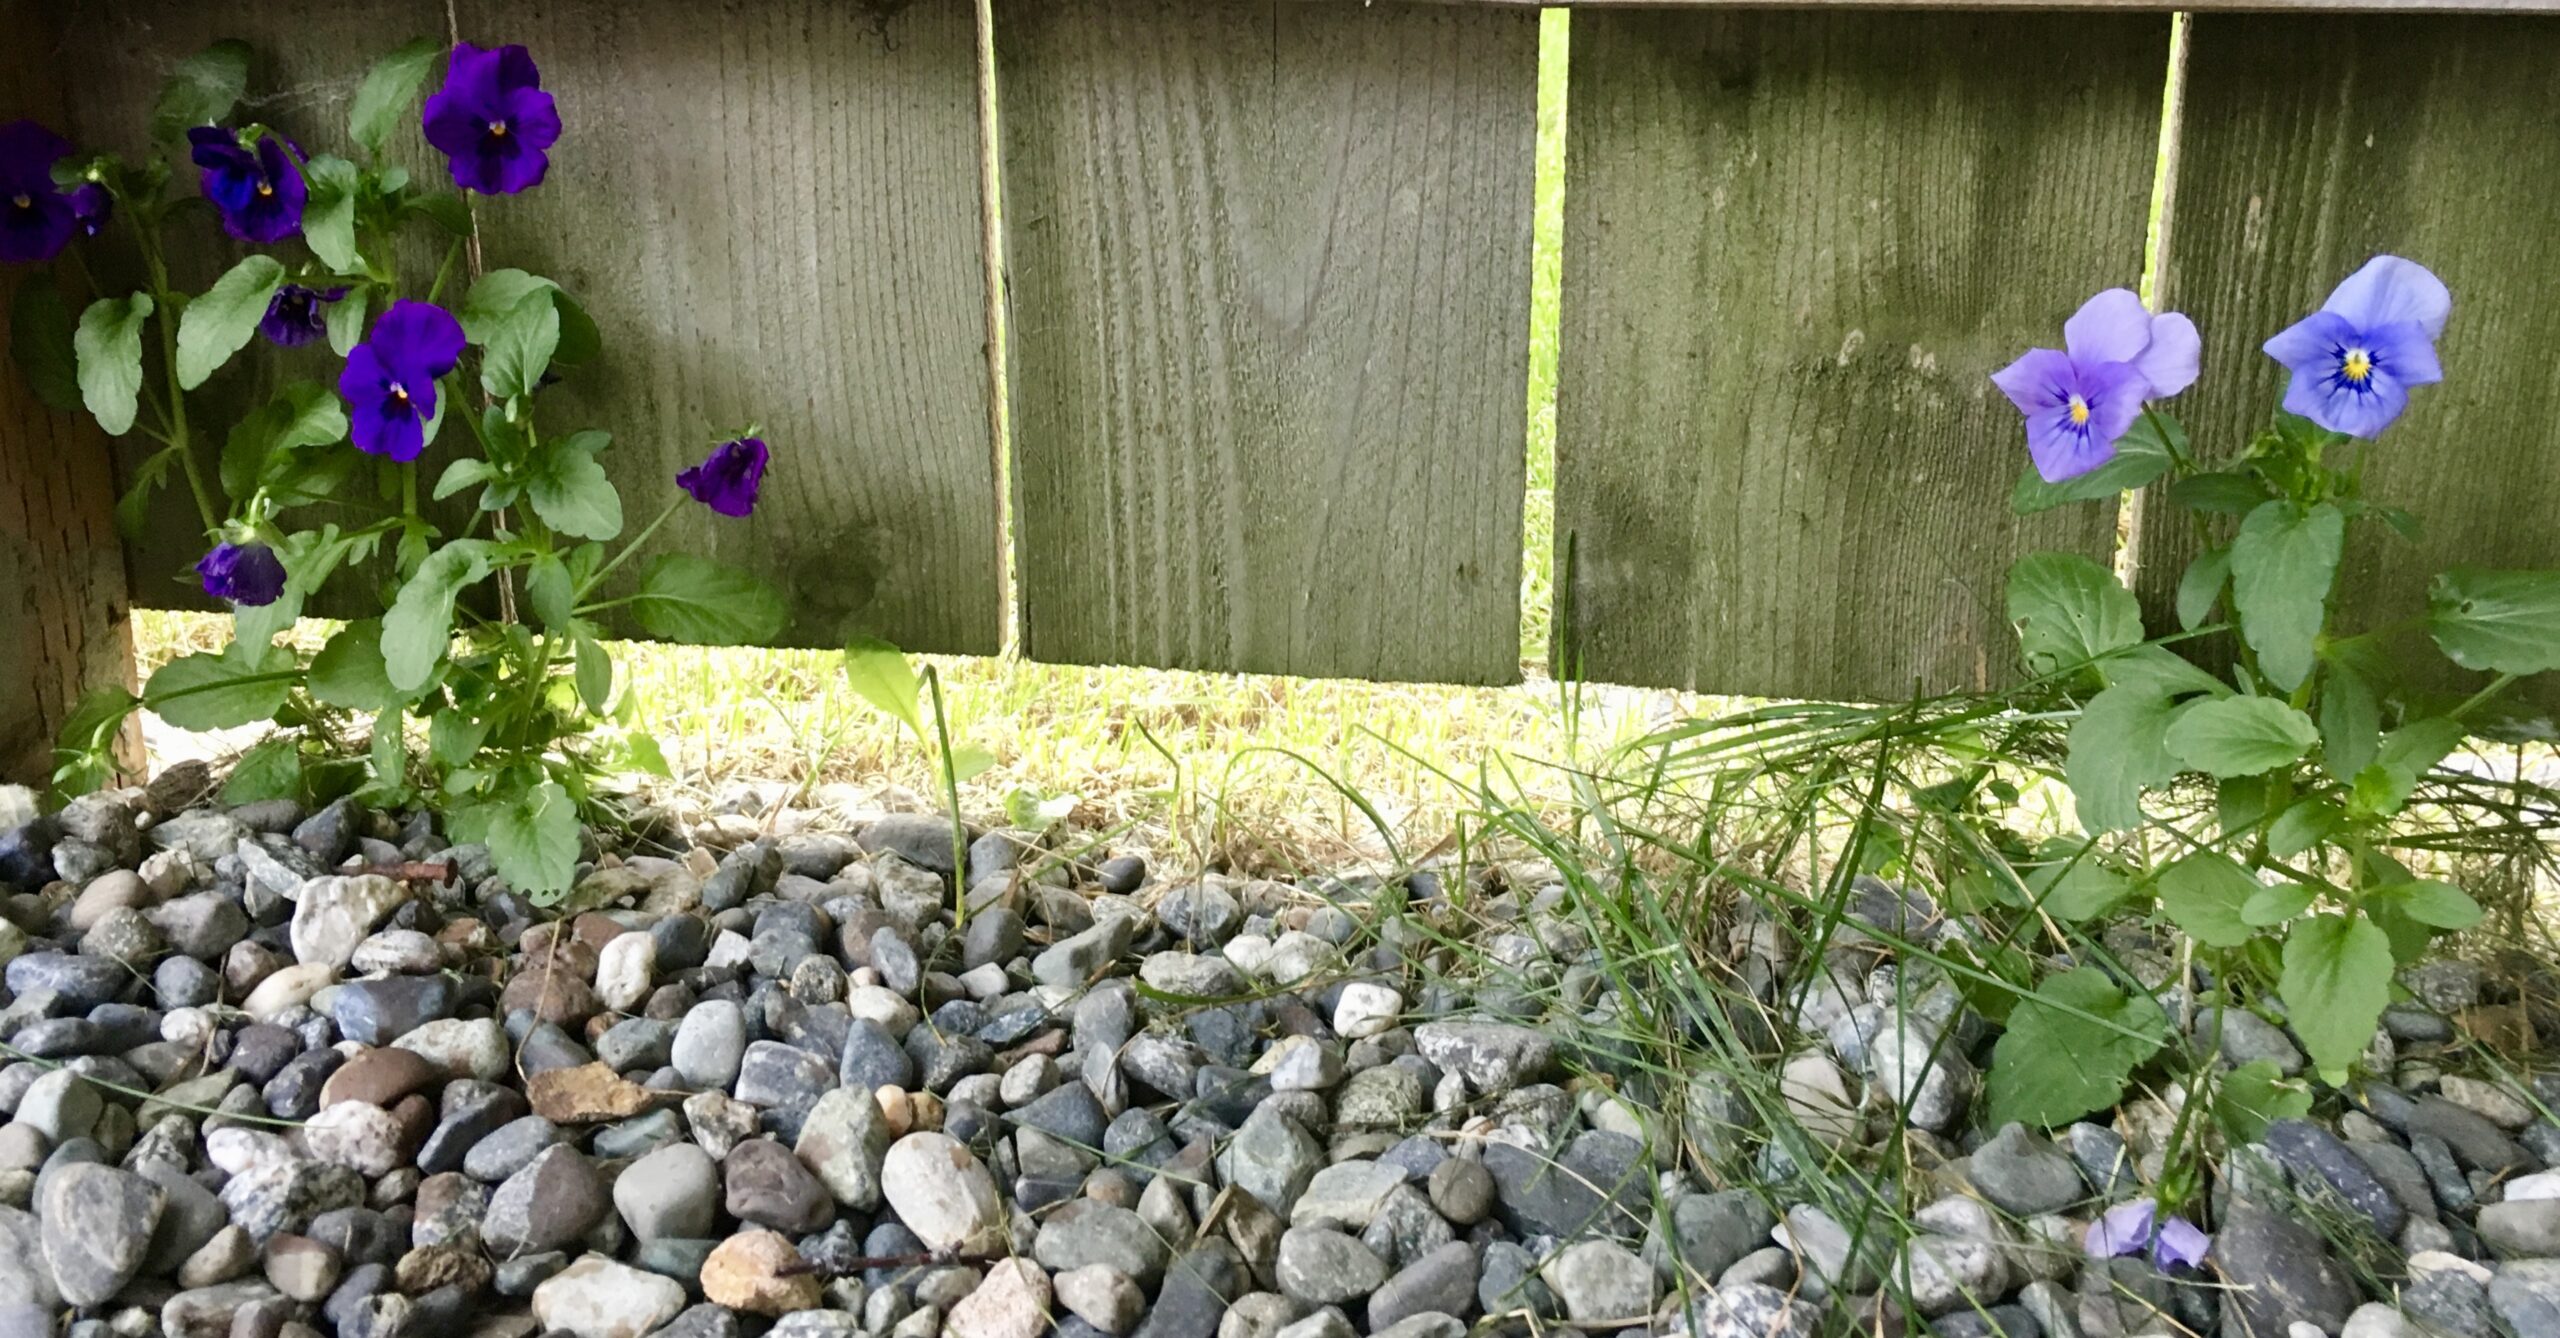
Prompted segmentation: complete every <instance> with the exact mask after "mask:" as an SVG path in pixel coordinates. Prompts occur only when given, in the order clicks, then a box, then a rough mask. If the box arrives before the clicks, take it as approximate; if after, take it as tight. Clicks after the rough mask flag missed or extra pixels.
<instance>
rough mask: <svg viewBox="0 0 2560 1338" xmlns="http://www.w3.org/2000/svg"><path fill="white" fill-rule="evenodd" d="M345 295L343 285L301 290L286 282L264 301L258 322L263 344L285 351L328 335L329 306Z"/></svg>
mask: <svg viewBox="0 0 2560 1338" xmlns="http://www.w3.org/2000/svg"><path fill="white" fill-rule="evenodd" d="M346 295H347V286H346V285H345V284H339V285H338V286H337V287H335V288H305V287H303V286H302V285H301V284H298V283H288V284H286V285H284V286H283V287H281V288H278V289H276V295H275V296H274V297H272V298H269V299H268V300H267V314H266V315H264V316H262V317H260V318H259V320H258V333H260V334H262V335H265V336H266V337H267V342H269V343H273V344H281V345H283V346H285V347H286V348H293V347H295V346H297V345H301V344H308V343H310V342H311V341H312V340H314V339H317V338H319V337H320V336H322V335H324V334H327V333H328V332H329V304H330V303H332V302H335V301H337V300H338V299H339V298H342V297H345V296H346Z"/></svg>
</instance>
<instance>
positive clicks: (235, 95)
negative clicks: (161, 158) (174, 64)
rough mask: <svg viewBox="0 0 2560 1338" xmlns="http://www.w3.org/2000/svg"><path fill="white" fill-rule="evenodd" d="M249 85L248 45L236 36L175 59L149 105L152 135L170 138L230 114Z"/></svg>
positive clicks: (155, 137)
mask: <svg viewBox="0 0 2560 1338" xmlns="http://www.w3.org/2000/svg"><path fill="white" fill-rule="evenodd" d="M248 85H249V44H248V43H246V42H242V41H239V40H237V39H234V40H231V41H227V42H216V43H214V44H213V45H212V46H209V47H206V48H205V49H204V50H202V51H199V52H197V53H196V54H194V55H192V56H189V57H187V58H186V59H185V60H182V61H179V62H178V68H176V69H175V70H172V71H170V72H169V81H168V82H167V83H165V84H162V85H161V86H160V96H159V98H158V100H156V101H155V102H153V103H152V106H151V138H152V141H153V142H154V143H157V142H160V141H162V140H170V139H175V138H177V137H179V136H180V135H183V134H185V133H186V132H187V131H189V130H193V129H195V128H196V127H197V126H200V125H212V124H214V123H215V122H217V121H220V120H222V119H223V118H225V117H228V116H229V115H231V109H232V108H233V107H236V106H238V105H240V94H241V92H242V90H244V89H246V88H247V87H248Z"/></svg>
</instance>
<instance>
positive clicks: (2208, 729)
mask: <svg viewBox="0 0 2560 1338" xmlns="http://www.w3.org/2000/svg"><path fill="white" fill-rule="evenodd" d="M2319 741H2320V729H2319V726H2317V725H2314V724H2312V723H2311V717H2309V716H2307V715H2304V714H2303V713H2302V712H2300V711H2297V710H2295V709H2293V708H2292V707H2290V706H2287V705H2286V704H2284V703H2283V702H2280V701H2277V700H2276V699H2275V698H2273V697H2223V698H2219V699H2216V700H2213V701H2202V702H2197V703H2196V704H2195V705H2194V706H2193V707H2192V708H2191V709H2189V710H2188V711H2187V712H2186V713H2185V714H2183V715H2181V716H2179V717H2178V719H2177V721H2176V723H2174V724H2172V725H2171V726H2170V727H2169V731H2168V735H2167V742H2168V747H2169V754H2170V756H2172V757H2175V758H2177V759H2178V760H2179V761H2180V762H2182V763H2185V764H2186V765H2187V766H2189V767H2192V768H2194V769H2195V770H2197V771H2201V772H2204V773H2205V774H2206V775H2209V776H2214V777H2228V776H2257V775H2262V774H2264V773H2266V772H2269V771H2273V770H2275V769H2276V768H2277V767H2280V766H2284V765H2286V764H2288V763H2291V762H2293V761H2295V760H2297V759H2299V758H2300V757H2301V756H2302V755H2303V754H2304V753H2307V752H2309V751H2311V745H2313V744H2315V743H2318V742H2319Z"/></svg>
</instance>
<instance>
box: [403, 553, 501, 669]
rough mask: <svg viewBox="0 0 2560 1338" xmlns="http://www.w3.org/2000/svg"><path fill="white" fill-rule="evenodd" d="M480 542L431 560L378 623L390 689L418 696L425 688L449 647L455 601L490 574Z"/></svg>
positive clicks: (419, 568) (429, 559)
mask: <svg viewBox="0 0 2560 1338" xmlns="http://www.w3.org/2000/svg"><path fill="white" fill-rule="evenodd" d="M493 547H494V545H492V544H490V543H489V542H488V541H487V540H483V539H457V540H455V541H453V542H452V543H449V544H446V545H445V546H444V547H442V548H439V549H437V550H436V551H435V552H434V553H432V554H429V555H428V557H427V560H426V561H425V562H424V563H421V564H420V565H419V567H418V570H417V572H416V573H415V574H414V575H412V576H410V578H409V580H408V582H407V583H406V584H404V585H402V586H401V587H400V594H399V596H398V597H397V598H395V599H393V600H392V601H391V611H390V612H389V613H388V614H386V615H384V616H383V619H382V658H383V665H384V668H385V670H386V671H387V672H388V674H389V676H390V678H391V685H392V686H393V687H395V688H398V689H400V690H401V691H403V692H416V691H417V690H418V689H420V688H423V687H425V686H426V684H427V679H428V678H429V677H430V676H432V675H433V674H434V673H435V668H436V665H437V664H438V663H440V662H442V661H443V659H444V657H445V652H446V650H447V649H448V648H450V647H451V646H452V644H453V601H454V599H455V597H456V596H458V595H460V594H461V593H462V592H463V591H464V590H465V589H467V588H469V587H470V586H472V585H474V584H476V583H478V582H479V581H480V580H481V579H482V578H484V577H486V576H487V575H488V574H489V564H490V560H491V549H492V548H493Z"/></svg>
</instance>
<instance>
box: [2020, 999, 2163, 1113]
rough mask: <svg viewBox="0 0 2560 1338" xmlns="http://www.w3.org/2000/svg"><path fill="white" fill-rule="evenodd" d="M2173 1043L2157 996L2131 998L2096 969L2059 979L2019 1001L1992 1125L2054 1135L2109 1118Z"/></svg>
mask: <svg viewBox="0 0 2560 1338" xmlns="http://www.w3.org/2000/svg"><path fill="white" fill-rule="evenodd" d="M2084 1014H2085V1015H2087V1016H2083V1015H2084ZM2093 1018H2094V1019H2095V1020H2092V1019H2093ZM2110 1024H2112V1025H2110ZM2127 1033H2130V1034H2127ZM2168 1039H2169V1019H2168V1016H2167V1014H2165V1013H2163V1012H2162V1011H2161V1010H2160V1005H2159V1004H2157V1003H2155V1002H2153V1001H2152V999H2151V998H2150V996H2148V995H2140V994H2126V993H2125V992H2123V991H2122V990H2119V989H2117V988H2116V986H2115V983H2114V982H2113V981H2111V980H2109V979H2108V978H2107V975H2106V973H2105V972H2104V971H2101V970H2099V969H2098V968H2096V967H2094V966H2081V967H2074V968H2072V969H2071V970H2069V971H2065V972H2063V973H2061V974H2060V975H2057V976H2054V977H2052V978H2051V979H2048V980H2047V981H2045V983H2044V985H2043V986H2042V987H2041V988H2039V989H2038V990H2037V991H2036V992H2035V993H2034V994H2032V995H2029V996H2027V997H2026V998H2023V999H2020V1000H2019V1001H2018V1004H2017V1007H2016V1008H2014V1009H2012V1010H2011V1011H2010V1014H2009V1026H2008V1030H2006V1031H2004V1032H2002V1033H2001V1034H2000V1042H1999V1044H1998V1045H1996V1046H1994V1047H1992V1051H1991V1079H1990V1084H1989V1095H1990V1100H1991V1113H1990V1122H1991V1124H1992V1125H1993V1126H1994V1127H1997V1126H1999V1125H2002V1124H2006V1123H2008V1122H2009V1121H2011V1120H2018V1121H2022V1122H2024V1123H2027V1124H2031V1125H2038V1126H2043V1127H2047V1128H2051V1127H2054V1126H2057V1125H2063V1124H2068V1123H2070V1122H2071V1121H2073V1120H2076V1119H2078V1118H2080V1117H2081V1116H2083V1115H2087V1114H2089V1113H2090V1112H2092V1111H2099V1110H2106V1109H2108V1108H2110V1107H2112V1106H2114V1105H2115V1104H2116V1102H2117V1101H2119V1100H2121V1099H2122V1098H2123V1096H2124V1089H2125V1082H2126V1080H2127V1079H2129V1078H2131V1077H2132V1076H2133V1071H2134V1070H2135V1069H2136V1068H2139V1067H2141V1065H2142V1063H2143V1061H2145V1060H2147V1059H2149V1058H2151V1056H2153V1055H2155V1054H2157V1053H2159V1051H2160V1047H2161V1046H2162V1045H2164V1044H2166V1043H2167V1042H2168Z"/></svg>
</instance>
